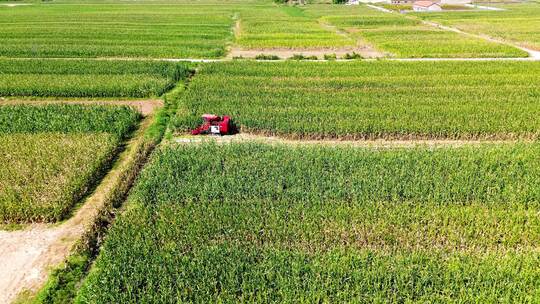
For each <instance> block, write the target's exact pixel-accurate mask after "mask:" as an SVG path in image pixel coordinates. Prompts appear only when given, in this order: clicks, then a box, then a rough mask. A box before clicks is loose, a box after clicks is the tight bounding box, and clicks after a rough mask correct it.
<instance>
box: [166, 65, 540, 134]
mask: <svg viewBox="0 0 540 304" xmlns="http://www.w3.org/2000/svg"><path fill="white" fill-rule="evenodd" d="M535 79H540V63H536V62H468V63H467V64H466V65H464V64H462V63H461V62H453V61H448V62H388V61H377V62H361V61H358V62H295V61H287V62H268V63H266V64H260V63H256V62H238V61H235V62H227V63H215V64H211V65H203V66H201V67H200V69H199V74H198V75H197V76H196V77H194V78H193V80H192V81H191V83H190V86H189V89H188V91H187V92H186V94H185V95H184V96H183V97H182V100H181V103H180V107H179V110H178V115H177V117H176V120H175V125H176V127H177V131H179V132H184V131H187V130H189V129H190V128H192V127H194V126H195V125H196V124H198V123H199V122H200V115H202V114H204V113H216V114H227V115H231V116H232V117H233V118H234V119H235V121H236V122H237V123H238V124H239V125H240V126H241V128H242V130H243V131H244V132H256V133H264V134H272V135H283V136H289V137H298V138H321V137H326V138H453V139H465V138H537V137H538V135H539V134H540V133H539V131H540V121H539V120H538V119H537V117H539V115H540V105H539V104H538V96H539V94H540V91H539V88H538V86H537V85H536V82H537V81H536V82H535Z"/></svg>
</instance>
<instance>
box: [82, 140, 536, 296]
mask: <svg viewBox="0 0 540 304" xmlns="http://www.w3.org/2000/svg"><path fill="white" fill-rule="evenodd" d="M538 152H540V151H539V146H538V144H530V145H527V144H520V145H482V146H477V147H466V146H465V147H462V148H438V149H435V150H433V149H427V148H422V147H420V148H416V149H391V150H372V149H362V148H358V149H355V148H322V147H318V148H314V147H297V148H290V147H286V146H280V145H278V146H269V145H262V144H231V145H204V144H203V145H198V146H186V145H177V146H165V147H163V148H162V149H161V150H160V151H159V152H158V153H157V154H155V155H154V157H153V159H152V161H151V162H150V164H149V166H147V167H146V169H145V171H144V172H143V174H142V176H141V178H140V180H139V182H138V184H137V186H136V187H135V189H134V191H133V192H132V195H131V197H130V199H129V201H128V210H127V211H126V213H124V214H123V215H122V216H120V218H119V219H118V220H117V222H116V223H115V224H114V226H113V227H112V229H111V231H110V233H109V235H108V237H107V239H106V241H105V244H104V247H103V248H102V251H101V253H100V255H99V257H98V259H97V261H96V263H95V266H94V268H93V269H92V271H91V273H90V275H89V277H88V278H87V279H86V281H85V283H84V284H83V287H82V289H81V292H80V293H79V295H78V298H77V302H79V303H104V302H123V303H126V302H160V303H164V302H165V303H168V302H177V301H181V302H227V303H232V302H250V303H252V302H256V303H269V302H306V303H312V302H374V303H381V302H399V303H403V302H409V301H410V302H426V301H430V302H440V303H442V302H444V303H448V302H455V303H463V302H484V303H485V302H513V301H517V302H534V299H536V298H537V297H538V295H540V289H539V288H538V282H539V280H540V273H539V270H538V269H539V268H538V265H539V263H540V256H539V255H538V252H537V244H538V241H540V234H539V233H538V229H537V228H538V225H539V224H540V223H539V222H538V218H537V216H536V214H537V213H538V211H539V208H540V207H539V205H538V201H539V200H538V198H539V195H540V193H539V192H538V187H537V186H536V182H535V180H538V178H539V175H540V171H539V168H540V166H539V164H538V158H537V155H538Z"/></svg>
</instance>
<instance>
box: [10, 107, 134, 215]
mask: <svg viewBox="0 0 540 304" xmlns="http://www.w3.org/2000/svg"><path fill="white" fill-rule="evenodd" d="M139 119H140V114H139V113H138V112H137V111H136V110H134V109H131V108H129V107H124V106H118V107H117V106H84V105H45V106H30V105H17V106H0V162H1V163H3V164H9V166H2V168H0V223H13V222H32V221H46V222H52V221H58V220H61V219H63V218H64V217H65V216H66V215H67V214H68V213H69V211H70V209H71V208H72V207H73V206H74V205H75V204H76V203H77V202H79V200H80V199H82V198H83V197H84V195H86V194H87V193H88V191H89V190H90V189H91V187H92V186H93V185H95V183H96V182H97V181H98V180H99V178H100V177H101V176H102V175H103V174H104V173H105V170H106V169H107V168H108V166H109V165H110V164H111V162H112V160H113V159H114V157H115V155H116V153H117V152H118V148H119V145H120V144H121V141H122V140H124V139H125V138H126V137H127V136H129V134H130V133H131V131H132V130H134V128H135V127H136V126H137V124H138V122H139Z"/></svg>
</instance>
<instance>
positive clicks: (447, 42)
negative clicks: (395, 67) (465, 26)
mask: <svg viewBox="0 0 540 304" xmlns="http://www.w3.org/2000/svg"><path fill="white" fill-rule="evenodd" d="M306 11H307V12H308V14H309V15H312V16H317V17H319V18H321V20H323V21H324V22H327V23H330V24H332V25H335V26H337V27H338V28H340V29H342V30H344V31H346V32H348V33H349V34H350V35H351V36H352V37H355V38H356V39H359V40H363V41H366V42H368V43H370V44H372V45H374V47H375V48H377V49H379V50H381V51H384V52H387V53H390V54H391V55H392V56H396V57H404V58H484V57H493V58H497V57H527V53H526V52H524V51H521V50H519V49H517V48H514V47H510V46H507V45H502V44H498V43H494V42H488V41H485V40H482V39H479V38H472V37H467V36H464V35H461V34H458V33H454V32H450V31H446V30H442V29H438V28H435V27H432V26H429V25H424V24H422V23H421V22H420V21H419V20H414V19H410V18H406V17H404V16H403V15H400V14H397V13H392V14H390V13H385V12H381V11H377V10H375V9H372V8H370V7H367V6H363V5H362V6H353V7H343V6H330V7H329V6H326V5H314V6H308V7H307V8H306ZM447 14H448V13H447ZM429 15H430V16H431V14H429Z"/></svg>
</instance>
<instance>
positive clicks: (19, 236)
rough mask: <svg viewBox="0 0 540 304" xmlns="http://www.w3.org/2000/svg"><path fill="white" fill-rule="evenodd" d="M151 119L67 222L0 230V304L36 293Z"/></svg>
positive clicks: (89, 222) (95, 212) (88, 224)
mask: <svg viewBox="0 0 540 304" xmlns="http://www.w3.org/2000/svg"><path fill="white" fill-rule="evenodd" d="M115 104H116V103H115ZM154 109H155V108H154ZM152 120H153V119H152V118H151V117H149V118H147V119H145V120H143V121H142V122H141V126H140V127H139V130H138V131H137V133H136V136H134V137H133V138H132V139H130V140H129V141H128V143H127V144H128V148H127V149H126V150H125V151H123V152H122V153H121V154H120V155H119V156H118V160H117V161H116V163H115V165H114V167H113V168H112V169H111V170H110V171H109V172H108V174H107V175H106V176H105V177H104V178H103V180H102V181H101V183H100V184H99V185H98V187H97V188H96V189H95V191H94V192H93V194H91V195H90V196H89V197H88V198H87V199H86V200H85V202H84V204H83V205H82V206H81V207H80V208H79V209H77V210H76V211H75V214H74V215H73V216H72V217H71V218H70V219H68V220H67V221H65V222H62V223H60V224H52V225H48V224H32V225H29V226H27V227H26V228H25V229H24V230H20V231H0V303H10V302H12V301H14V300H15V299H16V298H17V296H18V295H19V294H21V293H22V292H30V293H35V292H37V290H39V288H41V286H43V284H44V283H45V282H46V280H47V277H48V274H49V271H50V270H51V268H52V267H56V266H58V265H59V264H60V263H62V262H63V261H65V260H66V258H67V257H68V256H69V254H70V253H71V251H72V250H73V249H74V247H75V246H76V245H77V243H78V242H79V241H81V240H82V239H83V237H84V235H85V234H86V233H87V231H88V230H89V229H91V228H92V227H93V224H94V223H95V222H96V221H97V218H98V217H99V214H100V212H101V211H102V210H103V209H104V208H106V204H107V197H108V196H109V195H110V193H111V192H112V191H114V185H116V184H117V183H118V182H119V179H120V178H121V176H122V172H123V170H124V169H125V167H126V166H127V165H125V164H127V163H128V162H129V160H130V153H132V151H133V150H135V151H136V149H130V147H133V146H134V145H136V144H137V141H138V139H139V138H141V136H144V130H146V129H147V128H148V127H149V126H150V124H151V122H152Z"/></svg>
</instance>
